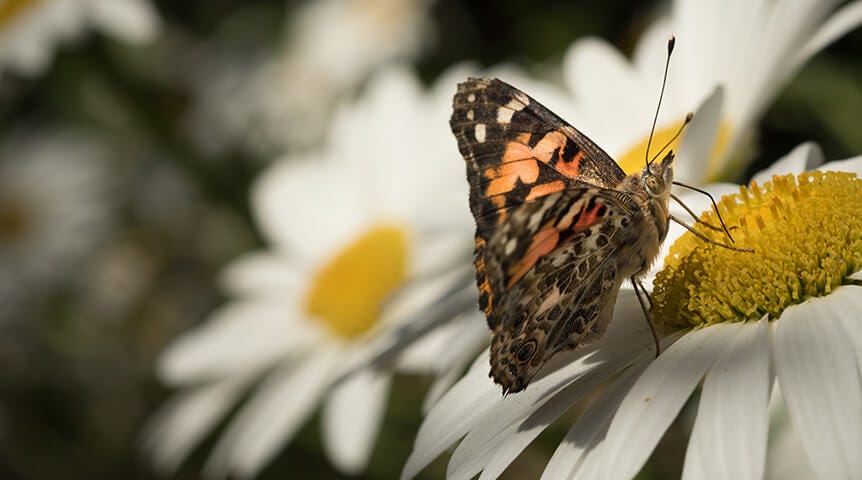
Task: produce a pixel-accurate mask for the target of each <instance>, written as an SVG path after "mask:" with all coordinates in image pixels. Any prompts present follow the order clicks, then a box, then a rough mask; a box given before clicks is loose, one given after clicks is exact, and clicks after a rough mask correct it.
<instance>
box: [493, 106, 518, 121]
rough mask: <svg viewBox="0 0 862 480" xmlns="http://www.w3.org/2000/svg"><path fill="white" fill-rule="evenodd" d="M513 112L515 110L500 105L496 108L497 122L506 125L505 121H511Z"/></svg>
mask: <svg viewBox="0 0 862 480" xmlns="http://www.w3.org/2000/svg"><path fill="white" fill-rule="evenodd" d="M514 114H515V111H514V110H512V109H511V108H509V107H508V106H506V107H500V108H498V109H497V123H500V124H503V125H506V124H507V123H509V122H511V121H512V115H514Z"/></svg>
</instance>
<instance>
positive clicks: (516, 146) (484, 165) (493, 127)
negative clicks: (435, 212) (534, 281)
mask: <svg viewBox="0 0 862 480" xmlns="http://www.w3.org/2000/svg"><path fill="white" fill-rule="evenodd" d="M453 103H454V109H453V112H452V118H451V119H450V122H449V123H450V126H451V127H452V131H453V133H454V134H455V137H456V138H457V139H458V148H459V149H460V151H461V154H462V155H463V156H464V159H465V160H466V163H467V179H468V181H469V183H470V210H471V211H472V212H473V216H474V218H475V219H476V246H475V258H474V263H475V266H476V282H477V285H478V286H479V292H480V297H479V306H480V308H481V309H482V310H483V311H484V312H485V314H486V316H487V319H488V325H489V326H490V327H491V328H492V329H493V328H494V325H495V324H496V323H497V320H496V318H495V316H496V314H495V308H494V293H493V291H492V289H491V287H490V282H489V279H488V275H487V272H486V265H485V263H486V262H485V254H484V249H485V246H486V244H487V243H488V241H489V240H490V238H491V237H492V235H493V234H494V232H495V231H496V230H497V228H498V227H499V225H501V224H502V223H503V222H504V221H505V219H506V218H507V217H508V215H509V213H510V212H511V211H512V210H514V209H516V208H518V207H519V206H521V205H522V204H524V203H529V202H533V201H536V200H538V199H541V198H543V197H546V196H548V195H551V194H554V193H557V192H560V191H563V190H564V189H567V188H573V187H576V188H577V187H582V186H584V185H594V186H598V187H603V188H607V189H610V188H613V187H614V186H616V185H617V184H618V183H619V182H620V181H622V179H623V178H624V177H625V173H624V172H623V171H622V169H620V167H619V166H618V165H617V164H616V163H615V162H614V161H613V159H611V158H610V156H608V154H607V153H605V152H604V151H603V150H602V149H601V148H599V147H598V146H597V145H596V144H595V143H593V142H592V141H591V140H590V139H589V138H587V137H586V136H585V135H584V134H582V133H581V132H579V131H578V130H576V129H575V128H574V127H572V126H571V125H569V124H568V123H566V122H565V121H564V120H562V119H561V118H559V117H558V116H557V115H555V114H554V113H552V112H551V111H550V110H548V109H547V108H545V107H544V106H542V105H541V104H540V103H539V102H537V101H535V100H534V99H533V98H531V97H530V96H529V95H527V94H525V93H524V92H522V91H520V90H518V89H517V88H515V87H512V86H511V85H509V84H507V83H505V82H503V81H501V80H499V79H487V78H471V79H468V80H467V81H466V82H464V83H462V84H460V85H458V91H457V93H456V94H455V98H454V101H453Z"/></svg>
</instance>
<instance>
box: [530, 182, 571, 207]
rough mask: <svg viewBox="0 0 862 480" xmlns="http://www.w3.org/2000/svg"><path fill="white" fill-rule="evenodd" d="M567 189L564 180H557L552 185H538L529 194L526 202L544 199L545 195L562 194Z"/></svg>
mask: <svg viewBox="0 0 862 480" xmlns="http://www.w3.org/2000/svg"><path fill="white" fill-rule="evenodd" d="M565 188H566V183H565V182H563V181H562V180H556V181H553V182H551V183H543V184H541V185H536V186H535V187H533V188H531V189H530V193H528V194H527V198H526V200H527V201H528V202H530V201H533V200H535V199H537V198H539V197H544V196H545V195H550V194H552V193H557V192H562V191H563V189H565Z"/></svg>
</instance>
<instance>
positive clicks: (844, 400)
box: [403, 145, 862, 479]
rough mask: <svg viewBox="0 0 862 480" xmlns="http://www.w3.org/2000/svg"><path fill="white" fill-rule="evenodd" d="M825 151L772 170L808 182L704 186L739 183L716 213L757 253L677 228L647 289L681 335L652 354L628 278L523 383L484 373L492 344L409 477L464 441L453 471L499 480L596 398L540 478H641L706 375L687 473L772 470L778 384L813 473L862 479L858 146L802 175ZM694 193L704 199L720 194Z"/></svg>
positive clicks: (693, 202)
mask: <svg viewBox="0 0 862 480" xmlns="http://www.w3.org/2000/svg"><path fill="white" fill-rule="evenodd" d="M818 156H819V151H817V150H816V149H815V148H814V147H812V146H811V145H803V146H800V147H798V148H797V149H796V150H794V152H792V153H791V154H789V155H788V156H787V157H785V158H784V159H782V160H781V161H779V162H778V163H777V164H776V165H775V166H774V167H773V168H772V169H770V170H771V171H770V172H768V173H777V172H782V173H788V172H790V173H794V174H796V173H799V175H798V177H797V176H796V175H787V176H783V177H772V180H771V181H770V182H768V183H766V184H764V185H763V186H762V187H760V186H757V185H752V186H751V187H748V188H740V187H737V186H734V185H726V184H725V185H713V186H711V187H708V189H709V190H710V191H711V192H712V193H713V194H716V195H719V194H722V193H727V194H731V193H732V192H734V191H736V192H737V194H736V195H727V196H725V197H724V199H723V200H722V202H721V203H720V205H719V210H720V211H721V212H722V215H723V217H724V220H725V221H726V222H728V223H729V224H730V225H735V226H736V228H735V229H733V230H732V231H733V234H734V237H735V239H736V242H737V245H740V246H746V247H751V248H754V249H755V251H756V252H755V253H741V252H734V251H729V250H726V249H721V248H717V247H714V246H712V245H707V244H705V243H704V242H702V241H701V240H699V239H697V238H695V237H694V236H693V235H691V234H690V233H686V234H685V235H682V236H681V235H680V234H681V232H682V231H684V230H683V229H682V228H681V227H678V226H677V227H673V228H672V230H671V232H670V233H669V235H668V239H669V240H668V243H674V245H673V247H671V248H670V254H668V255H667V256H666V257H665V265H664V268H663V269H662V270H661V271H660V272H659V273H658V275H657V277H656V278H657V279H656V281H655V285H656V286H655V290H654V292H653V295H652V301H653V306H654V307H653V318H654V321H656V322H657V323H660V324H663V325H665V329H666V330H667V331H670V332H672V333H670V334H668V335H667V336H666V337H665V338H664V339H663V340H662V343H663V349H662V354H661V355H660V356H659V357H658V358H657V359H656V358H654V353H655V352H654V349H653V345H652V341H651V337H650V334H649V330H648V329H647V327H646V325H645V322H644V320H643V317H642V313H641V312H640V308H639V306H638V303H637V301H635V297H634V295H633V294H632V290H631V289H624V290H623V291H622V292H621V294H620V299H619V301H618V303H617V306H616V312H615V320H614V321H613V322H612V323H611V325H610V327H609V329H608V332H607V333H606V334H605V336H603V337H602V338H601V340H600V341H598V342H597V343H596V344H593V345H588V346H586V347H584V348H583V349H580V350H577V351H575V352H569V353H568V354H565V355H558V357H557V358H555V359H554V365H550V366H549V367H548V368H546V369H545V371H544V374H541V373H540V375H543V376H542V378H540V379H539V380H534V381H533V382H532V383H531V384H530V386H529V387H528V388H527V389H526V390H525V391H524V392H521V393H518V394H514V395H509V396H506V397H503V396H501V394H500V387H499V386H498V385H495V384H494V383H493V382H492V381H491V380H489V379H488V377H487V372H488V355H487V351H486V352H485V353H484V354H483V355H482V356H481V357H480V358H479V359H478V360H476V362H475V364H474V365H473V367H472V368H471V369H470V371H469V372H468V373H467V375H466V376H465V377H464V378H463V379H462V380H460V381H459V382H458V383H456V384H455V386H453V388H452V389H451V390H450V391H449V392H447V393H446V394H445V395H444V396H443V398H442V399H441V400H440V401H439V402H438V403H437V404H436V405H435V406H433V407H432V409H431V411H430V413H429V414H428V416H427V417H426V419H425V420H424V422H423V425H422V427H421V428H420V431H419V434H418V437H417V439H416V443H415V446H414V451H413V453H412V454H411V457H410V459H409V460H408V462H407V465H406V466H405V469H404V473H403V477H404V478H410V477H413V476H414V475H416V474H417V473H418V472H419V471H420V470H421V469H422V468H424V467H425V466H426V465H427V464H428V463H429V462H430V461H432V460H433V459H434V458H435V457H437V456H438V455H439V454H440V453H442V452H443V451H445V450H446V449H448V448H450V447H452V446H453V445H455V444H458V446H457V448H455V450H454V452H453V454H452V457H451V459H450V461H449V467H448V475H447V476H448V477H449V478H472V477H474V476H475V475H477V474H478V473H479V472H481V477H480V478H482V479H485V478H496V477H497V476H498V475H499V474H500V473H502V472H503V470H504V469H505V468H506V467H507V466H508V465H509V464H510V463H511V462H512V460H514V458H515V457H517V456H518V454H519V453H520V452H521V451H522V450H523V449H524V448H525V447H526V446H527V445H528V444H529V443H530V442H532V440H533V439H535V438H536V436H538V435H539V433H541V432H542V431H543V430H544V429H545V428H546V427H547V426H548V425H549V424H550V423H551V422H553V421H554V420H555V419H557V418H558V417H559V416H560V415H561V414H563V413H564V412H565V411H567V410H568V409H569V408H570V407H571V406H572V405H574V404H575V403H577V402H579V401H582V400H585V399H589V400H591V403H590V404H589V407H588V408H587V410H586V411H585V412H584V413H583V414H582V415H581V416H580V418H579V419H578V420H577V421H576V423H575V424H574V425H573V426H572V428H571V430H570V431H569V433H568V435H567V436H566V437H565V439H564V440H563V441H562V443H561V444H560V446H559V447H558V449H557V451H556V452H555V453H554V455H553V457H552V458H551V459H550V461H549V463H548V465H547V467H546V469H545V472H544V474H543V478H603V479H617V478H618V479H627V478H632V477H634V476H635V475H636V474H637V473H638V471H639V470H640V469H641V468H642V467H643V465H644V463H645V462H646V460H647V458H648V457H649V455H650V453H651V452H652V450H653V449H654V448H655V446H656V444H657V443H658V441H659V439H660V438H661V437H662V436H663V435H664V432H665V430H666V429H667V428H668V427H669V426H670V424H671V422H672V421H673V420H674V418H676V416H677V414H678V413H679V411H680V409H681V408H682V407H683V405H684V404H685V402H686V400H687V399H688V398H689V396H690V395H691V393H692V392H693V391H694V389H695V388H697V386H698V385H699V384H700V383H701V381H702V382H703V388H702V392H701V395H700V400H699V407H698V412H697V416H696V420H695V423H694V427H693V431H692V434H691V440H690V442H689V445H688V449H687V451H686V458H685V467H684V471H683V478H686V479H690V478H691V479H696V478H722V479H724V478H726V479H730V478H761V477H762V476H763V475H764V471H765V464H766V451H767V444H768V442H767V434H768V423H769V415H768V410H767V404H768V401H769V397H770V390H771V389H772V387H773V385H780V388H781V391H782V393H783V395H784V398H785V402H784V403H785V404H786V406H787V411H788V413H789V416H790V419H791V421H792V424H793V426H794V428H795V430H796V431H797V432H798V433H799V437H798V438H799V439H800V441H801V445H802V450H803V451H804V452H805V455H806V457H807V463H808V464H809V465H810V467H811V470H812V471H813V472H815V474H816V478H821V479H832V478H860V477H862V457H860V456H859V455H858V452H859V451H862V429H860V428H859V425H862V376H860V371H862V323H860V321H859V311H860V310H862V287H860V280H862V201H860V198H862V180H860V179H859V177H858V176H857V175H859V174H860V173H862V157H856V158H854V159H851V160H846V161H839V162H832V163H829V164H826V165H823V166H822V167H821V168H820V170H818V171H815V172H811V173H802V167H804V166H809V165H811V164H812V163H817V162H818V161H819V158H817V157H818ZM762 178H763V176H759V177H756V180H757V181H761V179H762ZM684 199H685V200H686V202H687V203H688V204H689V205H690V206H692V207H695V209H696V210H697V209H698V208H704V209H705V208H708V205H709V204H708V200H706V201H705V200H704V199H703V198H698V197H695V196H691V195H686V196H684ZM675 214H676V215H677V216H680V217H681V218H682V217H683V216H684V215H685V213H684V212H682V211H679V212H675ZM705 215H706V216H705V219H706V220H707V221H710V222H715V221H716V217H715V215H714V214H713V213H712V212H709V213H708V214H705ZM699 230H700V231H701V232H702V233H703V232H708V233H705V234H706V235H707V236H710V237H712V238H713V239H714V240H719V241H721V240H723V238H722V237H721V234H720V233H716V232H713V231H711V230H706V229H705V228H699ZM675 239H677V241H676V242H674V240H675ZM667 250H668V249H667V248H666V249H665V251H667ZM692 327H693V328H692ZM602 387H604V388H602ZM589 400H587V401H589ZM459 440H460V443H459Z"/></svg>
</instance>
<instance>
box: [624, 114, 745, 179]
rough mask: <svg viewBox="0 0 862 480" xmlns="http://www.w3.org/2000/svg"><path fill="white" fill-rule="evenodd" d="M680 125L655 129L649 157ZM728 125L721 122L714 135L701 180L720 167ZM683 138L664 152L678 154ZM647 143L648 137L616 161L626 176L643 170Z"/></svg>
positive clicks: (664, 143)
mask: <svg viewBox="0 0 862 480" xmlns="http://www.w3.org/2000/svg"><path fill="white" fill-rule="evenodd" d="M680 125H682V120H680V121H679V122H676V123H673V124H671V125H669V126H667V127H663V128H659V129H656V131H655V135H653V139H652V143H651V144H650V156H655V154H656V153H657V152H658V151H659V150H660V149H661V147H663V146H665V145H666V144H667V142H669V141H670V139H671V138H673V136H674V134H676V132H677V131H678V130H679V127H680ZM730 130H731V129H730V124H728V123H727V122H724V121H723V122H721V125H720V126H719V128H718V133H717V134H716V138H715V143H713V145H712V152H711V154H710V156H709V159H707V160H706V161H705V162H704V167H705V168H704V176H703V178H711V176H712V175H713V174H714V173H715V172H716V170H718V168H720V167H721V165H720V163H721V158H722V155H723V154H724V150H725V149H726V148H727V141H728V139H729V138H730ZM684 136H685V132H683V133H682V135H680V136H679V138H677V139H676V140H674V141H673V143H671V144H670V146H669V147H668V148H667V149H666V150H665V152H667V150H673V151H674V152H676V153H678V152H679V144H680V142H681V141H682V138H683V137H684ZM648 142H649V137H645V138H644V139H643V140H641V142H640V143H638V144H637V145H635V146H634V147H632V148H630V149H629V150H628V151H627V152H626V153H625V155H622V156H621V157H619V158H618V159H617V163H619V165H620V167H622V169H623V170H624V171H625V172H626V174H632V173H637V172H640V171H641V170H643V168H644V165H645V162H646V160H645V158H646V148H647V143H648ZM662 157H664V153H663V154H661V155H659V159H661V158H662ZM685 161H697V160H694V159H688V160H685Z"/></svg>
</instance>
